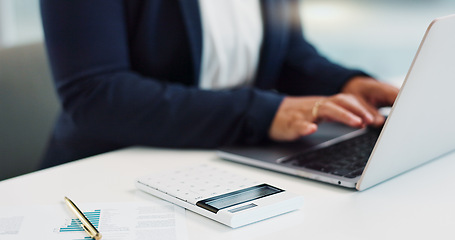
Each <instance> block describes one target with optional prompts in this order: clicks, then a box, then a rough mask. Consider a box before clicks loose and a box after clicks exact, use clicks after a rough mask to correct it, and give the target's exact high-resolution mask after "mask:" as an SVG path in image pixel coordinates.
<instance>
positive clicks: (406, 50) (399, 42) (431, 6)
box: [0, 0, 455, 180]
mask: <svg viewBox="0 0 455 240" xmlns="http://www.w3.org/2000/svg"><path fill="white" fill-rule="evenodd" d="M301 13H302V20H303V24H304V32H305V34H306V36H307V38H308V39H309V40H310V41H311V42H312V43H313V44H314V45H315V46H316V47H317V48H318V49H319V51H320V52H322V53H323V54H325V55H326V56H328V57H329V58H330V59H332V60H333V61H336V62H339V63H341V64H344V65H346V66H349V67H356V68H361V69H364V70H365V71H367V72H369V73H371V74H372V75H374V76H376V77H377V78H379V79H383V80H386V81H392V82H394V83H397V84H399V83H400V81H401V80H402V79H403V78H404V76H405V75H406V72H407V70H408V68H409V66H410V64H411V61H412V59H413V57H414V54H415V52H416V50H417V48H418V45H419V43H420V40H421V39H422V37H423V35H424V33H425V30H426V27H427V26H428V25H429V23H430V22H431V20H432V19H434V18H436V17H439V16H444V15H449V14H454V13H455V1H454V0H302V4H301ZM42 41H43V33H42V27H41V22H40V13H39V1H38V0H0V135H1V137H0V180H1V179H6V178H10V177H13V176H16V175H19V174H23V173H27V172H30V171H33V170H35V169H36V166H37V163H38V161H39V159H40V157H41V155H42V151H43V148H44V146H45V141H46V139H47V135H48V133H49V131H50V129H51V126H52V122H53V119H54V117H55V114H56V112H57V109H58V103H57V100H56V97H55V92H54V91H53V89H52V85H51V79H50V75H49V70H48V66H47V65H46V58H45V56H44V50H43V45H42ZM25 64H27V66H25ZM7 72H8V73H7ZM15 72H17V74H15ZM8 78H9V79H8ZM11 79H12V80H11Z"/></svg>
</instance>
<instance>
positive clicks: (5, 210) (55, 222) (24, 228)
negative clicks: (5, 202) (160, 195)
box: [0, 201, 187, 240]
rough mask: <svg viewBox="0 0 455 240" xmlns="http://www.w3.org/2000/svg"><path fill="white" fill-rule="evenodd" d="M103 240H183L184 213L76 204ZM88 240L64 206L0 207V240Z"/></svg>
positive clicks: (153, 205) (148, 206) (161, 207)
mask: <svg viewBox="0 0 455 240" xmlns="http://www.w3.org/2000/svg"><path fill="white" fill-rule="evenodd" d="M78 207H79V208H80V210H81V211H82V212H83V213H84V215H85V216H86V217H87V218H88V219H89V220H90V222H91V223H92V224H93V225H94V226H95V227H96V228H97V229H98V230H99V231H100V233H101V234H102V235H103V238H102V240H142V239H144V240H145V239H154V240H160V239H166V240H185V239H187V229H186V223H185V210H184V209H183V208H180V207H178V206H175V205H173V204H170V203H167V202H164V201H157V202H129V203H90V204H83V203H81V204H78ZM37 237H39V239H56V240H57V239H58V240H65V239H71V240H88V239H91V238H90V237H89V236H88V235H87V233H86V232H85V231H84V230H83V229H82V228H81V222H80V221H79V220H78V219H77V218H76V216H75V215H74V214H73V213H72V212H71V211H70V210H69V208H68V207H67V206H66V205H65V204H64V203H63V201H62V204H60V205H35V206H25V207H0V239H2V240H17V239H37Z"/></svg>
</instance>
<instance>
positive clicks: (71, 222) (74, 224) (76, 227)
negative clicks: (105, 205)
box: [54, 209, 101, 240]
mask: <svg viewBox="0 0 455 240" xmlns="http://www.w3.org/2000/svg"><path fill="white" fill-rule="evenodd" d="M83 214H84V215H85V216H86V217H87V219H88V220H89V221H90V222H91V223H92V225H93V226H94V227H95V228H97V229H98V228H99V225H100V215H101V210H100V209H97V210H94V211H91V212H83ZM56 231H57V232H60V233H67V232H84V229H83V228H82V222H81V220H79V219H77V218H71V219H68V220H67V223H65V224H64V225H63V226H62V227H60V228H57V229H56ZM54 232H55V231H54ZM86 239H92V238H91V237H84V238H79V239H74V240H86Z"/></svg>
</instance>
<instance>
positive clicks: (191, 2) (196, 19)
mask: <svg viewBox="0 0 455 240" xmlns="http://www.w3.org/2000/svg"><path fill="white" fill-rule="evenodd" d="M179 2H180V7H181V9H182V14H183V19H184V21H185V27H186V29H187V34H188V38H189V40H190V48H191V55H192V60H193V72H194V81H195V83H199V77H200V73H201V62H202V59H201V58H202V24H201V14H200V11H199V1H198V0H179Z"/></svg>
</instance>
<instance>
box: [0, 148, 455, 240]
mask: <svg viewBox="0 0 455 240" xmlns="http://www.w3.org/2000/svg"><path fill="white" fill-rule="evenodd" d="M198 163H207V164H212V165H214V166H217V167H221V168H226V169H227V170H230V171H235V172H237V173H239V174H245V175H247V176H249V177H251V178H255V179H258V180H265V181H266V182H268V183H270V184H272V185H276V186H277V187H283V188H285V189H287V190H290V191H293V192H296V193H300V194H302V195H304V197H305V200H306V202H305V206H304V208H303V209H301V210H299V211H295V212H292V213H289V214H284V215H281V216H278V217H275V218H272V219H269V220H266V221H262V222H259V223H255V224H252V225H249V226H246V227H243V228H239V229H230V228H229V227H226V226H224V225H221V224H219V223H217V222H214V221H211V220H209V219H207V218H204V217H202V216H199V215H197V214H195V213H192V212H188V211H187V213H186V218H187V224H188V234H189V239H208V240H214V239H217V240H220V239H233V240H234V239H235V240H239V239H261V240H267V239H273V240H276V239H283V240H284V239H297V238H298V239H311V240H315V239H330V240H333V239H349V240H352V239H369V240H371V239H413V240H415V239H454V238H455V231H454V230H453V229H454V227H455V188H454V187H453V185H454V183H453V182H454V181H455V174H454V173H453V171H452V170H455V154H450V155H447V156H445V157H443V158H440V159H438V160H436V161H433V162H430V163H429V164H426V165H425V166H423V167H420V168H417V169H415V170H413V171H411V172H408V173H406V174H403V175H401V176H398V177H396V178H394V179H392V180H389V181H387V182H385V183H382V184H380V185H378V186H376V187H374V188H372V189H369V190H367V191H365V192H356V191H353V190H347V189H343V188H339V187H336V186H330V185H327V184H323V183H317V182H313V181H310V180H306V179H301V178H297V177H292V176H287V175H283V174H280V173H275V172H271V171H267V170H262V169H258V168H254V167H249V166H244V165H240V164H237V163H231V162H228V161H224V160H221V159H218V158H217V157H216V155H215V153H214V152H213V151H183V150H163V149H153V148H130V149H125V150H120V151H116V152H111V153H107V154H102V155H98V156H95V157H91V158H87V159H84V160H80V161H76V162H72V163H68V164H64V165H61V166H57V167H54V168H50V169H46V170H42V171H39V172H35V173H31V174H27V175H24V176H20V177H16V178H12V179H9V180H5V181H2V182H0V193H1V197H0V206H17V205H27V204H57V203H59V202H61V201H62V199H63V196H65V195H67V196H70V197H72V198H73V199H77V201H78V203H82V202H109V201H112V202H119V201H146V199H147V197H148V196H144V194H143V193H142V192H139V191H138V190H136V189H135V187H134V185H133V182H134V179H135V178H136V177H138V176H142V175H146V174H149V173H151V172H155V171H160V170H166V169H172V168H174V167H179V166H183V165H190V164H198Z"/></svg>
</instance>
